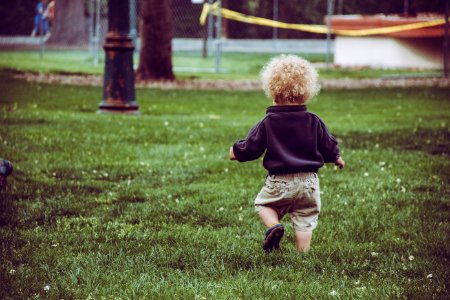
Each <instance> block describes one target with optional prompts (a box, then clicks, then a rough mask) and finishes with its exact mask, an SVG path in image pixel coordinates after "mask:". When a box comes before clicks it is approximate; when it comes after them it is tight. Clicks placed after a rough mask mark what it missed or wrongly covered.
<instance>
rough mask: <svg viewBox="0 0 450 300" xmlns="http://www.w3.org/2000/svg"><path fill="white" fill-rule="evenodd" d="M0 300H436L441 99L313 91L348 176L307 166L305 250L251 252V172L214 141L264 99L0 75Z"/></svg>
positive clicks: (257, 238)
mask: <svg viewBox="0 0 450 300" xmlns="http://www.w3.org/2000/svg"><path fill="white" fill-rule="evenodd" d="M0 90H1V91H2V93H1V95H0V124H1V126H0V145H1V146H0V156H2V157H3V158H6V159H9V160H11V161H12V162H13V163H14V166H15V170H14V172H13V174H12V175H11V176H10V177H9V178H8V186H7V188H6V189H5V190H3V191H2V192H1V193H0V261H1V264H0V285H1V287H0V298H1V299H34V298H36V299H39V298H50V299H86V298H89V299H113V298H114V299H238V298H241V299H278V298H282V299H448V297H449V295H450V293H449V286H448V284H449V282H450V270H449V268H448V266H449V257H450V243H449V235H448V233H449V232H450V226H449V217H450V216H449V212H450V197H449V196H450V186H449V179H450V160H449V155H450V147H449V144H450V142H449V141H450V133H449V126H450V124H449V111H450V102H449V99H450V89H449V88H447V89H438V88H434V89H431V88H417V89H367V90H355V91H323V92H322V93H321V94H320V95H319V96H318V99H317V100H316V101H314V102H312V103H311V105H310V110H311V111H314V112H316V113H317V114H319V115H320V116H321V117H322V118H323V120H324V121H325V123H327V125H328V127H329V129H330V131H332V132H333V133H334V134H335V135H336V136H337V137H338V138H339V141H340V145H341V150H342V152H343V157H344V159H345V160H346V163H347V168H346V169H345V170H342V171H340V170H335V169H334V167H333V166H332V165H328V166H327V167H326V168H324V169H322V170H321V171H320V180H321V189H322V191H323V194H322V205H323V207H322V214H321V217H320V222H319V226H318V228H317V229H316V231H315V233H314V237H313V245H312V250H311V251H310V252H309V253H308V254H297V253H296V252H295V249H294V242H293V232H292V227H291V226H290V224H289V222H288V220H285V224H286V225H287V234H286V236H285V238H284V239H283V244H282V247H283V249H284V250H283V252H282V253H279V252H277V253H271V254H265V253H262V251H261V241H262V238H263V234H264V228H263V226H262V224H260V222H259V220H258V218H257V216H256V214H255V213H254V210H253V206H252V203H253V199H254V197H255V195H256V194H257V192H258V191H259V189H260V188H261V186H262V183H263V180H264V176H265V172H264V170H263V169H262V167H261V161H255V162H250V163H245V164H239V163H237V162H231V161H229V160H228V149H229V146H230V145H231V144H232V143H233V142H234V141H235V140H236V139H238V138H242V137H244V136H245V134H246V133H247V131H248V129H249V128H250V127H251V126H252V125H254V124H255V122H257V121H258V120H259V119H260V118H261V117H262V116H263V115H264V113H265V107H266V106H267V105H268V104H269V100H268V99H265V98H264V97H263V94H262V92H229V91H181V90H172V91H163V90H156V89H146V90H143V89H142V90H138V91H137V101H138V103H139V105H140V111H141V115H140V116H137V117H136V116H122V115H98V114H95V112H96V110H97V107H98V104H99V102H100V100H101V89H100V88H95V87H79V86H76V87H75V86H58V85H45V84H34V83H25V82H21V81H17V80H13V79H11V77H10V75H9V74H8V73H5V72H0Z"/></svg>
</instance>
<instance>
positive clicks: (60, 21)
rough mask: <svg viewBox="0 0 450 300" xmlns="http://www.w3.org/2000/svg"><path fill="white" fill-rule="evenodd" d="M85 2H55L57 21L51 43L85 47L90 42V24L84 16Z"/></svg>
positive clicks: (68, 0) (78, 0)
mask: <svg viewBox="0 0 450 300" xmlns="http://www.w3.org/2000/svg"><path fill="white" fill-rule="evenodd" d="M84 3H85V1H84V0H57V1H55V19H54V21H53V25H52V28H51V29H50V32H51V37H50V40H49V43H52V44H59V45H83V44H87V43H88V40H89V32H88V30H89V22H88V19H87V17H86V16H85V14H84Z"/></svg>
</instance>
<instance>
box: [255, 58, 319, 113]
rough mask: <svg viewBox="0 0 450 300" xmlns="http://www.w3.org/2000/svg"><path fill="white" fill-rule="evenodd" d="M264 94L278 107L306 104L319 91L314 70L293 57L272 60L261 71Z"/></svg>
mask: <svg viewBox="0 0 450 300" xmlns="http://www.w3.org/2000/svg"><path fill="white" fill-rule="evenodd" d="M261 81H262V87H263V90H264V92H265V93H266V95H267V96H268V97H271V98H272V100H273V102H274V103H276V104H278V105H283V104H306V103H307V102H308V101H309V100H310V99H311V98H312V97H314V96H315V95H316V94H317V93H318V92H319V90H320V87H319V83H318V74H317V71H316V69H315V68H314V67H313V66H312V64H311V63H310V62H308V61H307V60H305V59H303V58H301V57H298V56H295V55H281V56H277V57H274V58H272V59H271V60H270V61H269V62H268V63H267V64H266V65H265V66H264V68H263V69H262V70H261Z"/></svg>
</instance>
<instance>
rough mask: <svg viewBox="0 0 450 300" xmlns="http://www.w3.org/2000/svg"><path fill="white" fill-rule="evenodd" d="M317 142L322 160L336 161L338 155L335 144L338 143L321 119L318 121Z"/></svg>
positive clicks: (326, 161)
mask: <svg viewBox="0 0 450 300" xmlns="http://www.w3.org/2000/svg"><path fill="white" fill-rule="evenodd" d="M318 143H319V145H318V148H319V151H320V153H321V154H322V156H323V159H324V162H325V163H333V162H336V160H337V159H338V157H339V148H338V146H337V144H338V143H337V141H336V139H335V138H334V136H332V135H331V134H330V133H329V131H328V129H327V127H326V126H325V124H324V123H323V122H322V121H320V123H319V132H318Z"/></svg>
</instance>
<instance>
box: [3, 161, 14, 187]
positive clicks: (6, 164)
mask: <svg viewBox="0 0 450 300" xmlns="http://www.w3.org/2000/svg"><path fill="white" fill-rule="evenodd" d="M12 171H13V165H12V163H11V162H10V161H9V160H6V159H2V160H0V191H1V190H2V189H3V188H4V187H5V186H6V177H8V176H9V175H10V174H11V173H12Z"/></svg>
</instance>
